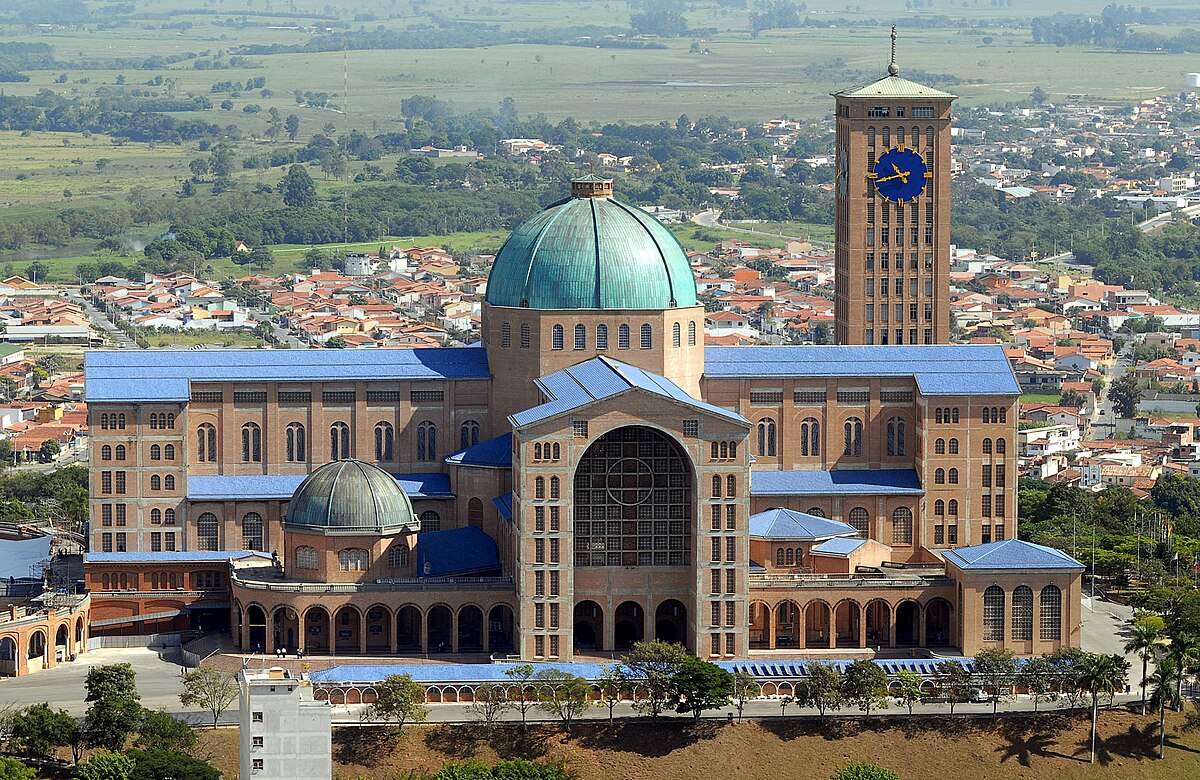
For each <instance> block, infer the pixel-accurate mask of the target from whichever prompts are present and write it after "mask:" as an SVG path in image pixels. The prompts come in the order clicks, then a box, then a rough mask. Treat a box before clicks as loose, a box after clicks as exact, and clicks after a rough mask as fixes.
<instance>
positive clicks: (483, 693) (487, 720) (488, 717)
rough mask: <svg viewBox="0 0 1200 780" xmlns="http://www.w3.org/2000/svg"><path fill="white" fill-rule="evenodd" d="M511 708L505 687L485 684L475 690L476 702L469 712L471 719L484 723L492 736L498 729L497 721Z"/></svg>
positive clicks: (472, 704)
mask: <svg viewBox="0 0 1200 780" xmlns="http://www.w3.org/2000/svg"><path fill="white" fill-rule="evenodd" d="M511 708H512V702H510V701H509V700H508V694H507V692H506V691H505V690H504V686H503V685H496V684H495V683H484V684H483V685H480V686H479V687H478V688H476V689H475V701H473V702H471V706H470V707H469V708H468V710H469V711H470V713H471V717H472V718H473V719H475V720H477V721H479V722H480V723H482V724H483V727H484V728H485V729H487V733H488V734H491V733H492V731H493V730H494V729H495V728H496V721H498V720H499V719H500V716H501V715H503V714H504V712H505V711H506V710H508V709H511Z"/></svg>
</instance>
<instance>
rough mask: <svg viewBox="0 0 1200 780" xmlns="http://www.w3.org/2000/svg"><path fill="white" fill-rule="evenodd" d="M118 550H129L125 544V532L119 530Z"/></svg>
mask: <svg viewBox="0 0 1200 780" xmlns="http://www.w3.org/2000/svg"><path fill="white" fill-rule="evenodd" d="M117 552H128V548H127V547H126V546H125V533H124V532H123V531H118V532H117Z"/></svg>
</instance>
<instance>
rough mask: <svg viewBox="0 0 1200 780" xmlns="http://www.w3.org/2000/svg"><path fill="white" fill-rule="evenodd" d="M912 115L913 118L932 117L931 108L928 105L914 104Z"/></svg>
mask: <svg viewBox="0 0 1200 780" xmlns="http://www.w3.org/2000/svg"><path fill="white" fill-rule="evenodd" d="M912 115H913V119H933V109H932V108H930V107H929V106H915V107H914V108H913V110H912Z"/></svg>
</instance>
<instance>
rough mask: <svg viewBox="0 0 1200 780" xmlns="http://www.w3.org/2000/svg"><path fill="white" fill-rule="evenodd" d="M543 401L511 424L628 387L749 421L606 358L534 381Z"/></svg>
mask: <svg viewBox="0 0 1200 780" xmlns="http://www.w3.org/2000/svg"><path fill="white" fill-rule="evenodd" d="M536 384H537V386H538V389H540V390H541V391H542V394H543V395H544V396H545V397H546V402H545V403H543V404H540V405H538V406H535V407H533V408H532V409H526V410H524V411H521V412H517V413H516V414H513V415H510V416H509V418H508V419H509V421H510V422H512V424H513V427H516V428H520V427H522V426H524V425H529V424H531V423H536V422H541V421H542V420H546V419H549V418H550V417H554V416H556V415H559V414H565V413H567V412H571V411H574V410H575V409H578V408H580V407H583V406H586V405H587V404H590V403H593V402H594V401H600V400H603V399H605V398H611V397H613V396H615V395H620V394H621V393H624V392H627V391H630V390H634V389H637V390H645V391H647V392H650V393H653V394H655V395H657V396H661V397H662V398H669V399H671V400H673V401H678V402H679V403H682V404H686V405H687V406H691V407H693V408H695V409H700V410H702V411H705V412H708V413H710V414H715V415H719V416H721V417H724V418H726V419H728V420H733V421H735V422H740V423H745V424H746V425H749V424H750V421H749V420H747V419H746V418H745V417H742V416H741V415H740V414H738V413H737V412H731V411H729V410H728V409H722V408H721V407H719V406H714V405H712V404H708V403H705V402H703V401H700V400H698V399H696V398H693V397H692V396H690V395H688V394H687V393H686V392H684V390H683V388H681V387H680V386H679V385H677V384H675V383H674V382H672V381H671V380H670V379H667V378H666V377H662V376H659V375H658V374H652V373H650V372H649V371H643V370H642V369H640V368H636V367H635V366H631V365H628V364H626V363H622V362H620V361H617V360H613V359H612V358H608V357H604V356H601V357H595V358H592V359H590V360H585V361H583V362H582V363H578V364H576V365H574V366H571V367H570V368H565V369H563V370H562V371H556V372H554V373H553V374H550V375H548V376H544V377H542V378H540V379H538V380H537V381H536Z"/></svg>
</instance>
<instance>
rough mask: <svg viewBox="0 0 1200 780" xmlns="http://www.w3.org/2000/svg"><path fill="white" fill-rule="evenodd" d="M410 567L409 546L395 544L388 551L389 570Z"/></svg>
mask: <svg viewBox="0 0 1200 780" xmlns="http://www.w3.org/2000/svg"><path fill="white" fill-rule="evenodd" d="M407 565H408V545H407V544H394V545H392V547H391V549H389V550H388V568H389V569H402V568H404V567H405V566H407Z"/></svg>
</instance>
